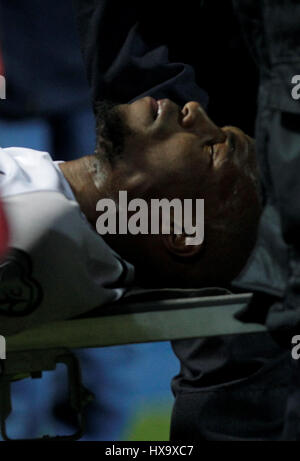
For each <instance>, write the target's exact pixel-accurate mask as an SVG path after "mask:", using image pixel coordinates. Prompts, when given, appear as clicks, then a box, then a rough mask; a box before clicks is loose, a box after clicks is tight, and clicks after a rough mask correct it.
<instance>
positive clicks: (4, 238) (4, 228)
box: [0, 201, 8, 258]
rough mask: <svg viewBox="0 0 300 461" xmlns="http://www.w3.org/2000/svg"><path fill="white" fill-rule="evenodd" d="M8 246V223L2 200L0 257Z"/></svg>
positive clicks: (0, 210)
mask: <svg viewBox="0 0 300 461" xmlns="http://www.w3.org/2000/svg"><path fill="white" fill-rule="evenodd" d="M7 247H8V225H7V220H6V218H5V214H4V210H3V206H2V204H1V201H0V258H1V257H2V256H3V255H4V253H5V252H6V250H7Z"/></svg>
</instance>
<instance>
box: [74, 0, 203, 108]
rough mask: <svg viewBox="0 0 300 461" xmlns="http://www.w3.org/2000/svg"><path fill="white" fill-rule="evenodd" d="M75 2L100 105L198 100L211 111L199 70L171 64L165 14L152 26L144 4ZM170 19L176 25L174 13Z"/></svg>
mask: <svg viewBox="0 0 300 461" xmlns="http://www.w3.org/2000/svg"><path fill="white" fill-rule="evenodd" d="M73 3H74V7H75V15H76V19H77V25H78V30H79V37H80V42H81V48H82V53H83V58H84V62H85V67H86V71H87V76H88V80H89V83H90V86H91V88H92V95H93V100H94V102H95V101H98V100H102V99H109V100H111V101H115V102H120V103H125V102H129V101H132V100H134V99H137V98H138V97H141V96H145V95H150V96H153V97H155V98H157V99H159V98H170V99H172V100H173V101H175V102H177V103H178V104H184V103H185V102H186V101H189V100H196V101H199V102H200V103H201V104H202V105H203V106H204V107H206V105H207V100H208V98H207V94H206V93H205V91H203V90H202V89H201V88H199V87H198V86H197V84H196V81H195V74H194V70H193V68H192V67H191V66H190V65H188V64H183V63H172V62H169V57H168V45H167V44H166V42H162V41H160V39H159V38H158V36H157V26H158V27H159V16H160V12H159V11H158V14H157V20H154V21H153V24H152V27H151V26H150V27H149V24H147V23H146V22H147V17H146V16H147V13H146V14H145V11H147V8H145V5H144V3H143V5H142V6H141V5H138V3H137V2H135V1H128V2H119V1H117V0H100V1H93V0H73ZM142 7H143V8H144V11H143V12H142V10H141V8H142ZM169 16H170V21H171V20H172V11H170V14H169ZM165 27H168V24H166V25H165Z"/></svg>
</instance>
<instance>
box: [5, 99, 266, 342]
mask: <svg viewBox="0 0 300 461" xmlns="http://www.w3.org/2000/svg"><path fill="white" fill-rule="evenodd" d="M97 124H98V129H97V133H98V136H97V146H96V151H95V154H94V155H91V156H85V157H82V158H80V159H78V160H74V161H71V162H65V163H63V162H57V163H56V162H52V160H51V158H50V156H49V155H48V154H46V153H40V152H36V151H32V150H29V149H20V148H13V147H12V148H9V149H3V150H1V156H0V171H1V176H0V183H1V190H2V196H3V198H4V201H5V203H6V210H7V214H8V219H9V222H10V225H11V229H12V241H11V247H12V248H14V250H13V251H11V253H10V254H9V256H8V258H7V260H6V261H5V262H3V263H2V265H1V285H0V322H1V327H2V330H1V332H2V334H3V333H4V334H7V333H11V332H13V331H17V330H19V329H23V328H24V327H28V326H31V325H35V324H38V323H41V322H45V321H49V320H57V319H63V318H68V317H73V316H75V315H77V314H79V313H81V312H83V311H88V310H89V309H92V308H93V307H96V306H99V305H101V304H106V303H108V302H112V301H114V300H116V299H118V298H119V297H120V296H121V294H122V292H123V290H124V287H126V286H128V285H129V284H131V283H133V275H132V274H133V269H132V266H131V264H133V266H134V267H135V269H136V279H135V284H138V285H144V286H145V285H146V286H151V287H153V286H155V287H163V286H164V287H166V286H168V287H171V286H173V287H201V286H212V285H214V286H228V284H229V283H230V281H231V280H232V279H233V278H234V277H235V276H236V275H237V274H238V273H239V272H240V270H241V269H242V267H243V265H244V264H245V262H246V260H247V257H248V255H249V253H250V251H251V249H252V247H253V244H254V241H255V236H256V227H257V222H258V217H259V210H260V207H259V198H258V191H257V174H256V164H255V151H254V142H253V140H252V139H250V138H249V137H248V136H246V135H245V134H244V133H243V132H242V131H241V130H239V129H238V128H235V127H224V128H222V129H221V128H218V127H217V126H216V125H215V124H214V123H213V122H212V121H211V120H210V119H209V118H208V116H207V115H206V113H205V112H204V110H203V109H202V108H201V106H200V105H199V104H198V103H196V102H189V103H187V104H185V105H184V107H182V108H180V107H178V106H177V105H176V104H174V103H173V102H172V101H170V100H167V99H163V100H158V101H156V100H154V99H153V98H151V97H145V98H142V99H139V100H137V101H135V102H134V103H132V104H123V105H118V106H113V105H111V104H109V103H101V104H98V107H97ZM51 191H52V192H59V193H60V194H61V198H66V199H67V200H64V202H63V203H61V202H60V201H59V200H58V201H57V202H55V200H54V202H53V203H50V202H49V193H50V192H51ZM119 191H126V192H127V194H128V200H132V199H135V198H139V199H144V200H145V201H146V202H149V201H150V200H151V199H153V198H158V199H163V198H167V199H169V200H172V199H174V198H175V199H179V200H181V201H183V200H184V199H197V198H199V199H204V202H205V237H204V241H203V242H201V243H199V244H197V245H195V244H193V245H191V244H189V239H188V236H187V235H186V234H185V232H184V229H183V231H182V233H181V234H178V233H176V232H175V230H174V228H175V223H173V222H172V218H171V227H170V232H169V233H168V234H163V233H162V232H160V233H159V234H158V235H151V234H147V235H142V234H138V235H131V234H130V233H127V234H126V235H118V234H116V235H110V234H106V235H104V236H103V238H104V239H105V242H106V243H105V242H104V241H103V238H102V237H101V236H100V235H99V234H98V233H96V229H95V226H96V222H97V218H98V217H99V214H100V213H99V211H97V209H96V205H97V202H98V201H99V200H100V199H103V198H110V199H112V200H114V201H117V199H118V193H119ZM42 192H44V193H46V192H47V193H48V195H47V196H44V195H43V194H42ZM32 194H33V195H34V197H33V195H32ZM50 196H51V197H52V195H51V194H50ZM55 197H57V196H55ZM33 199H34V200H36V201H37V203H36V204H33V202H32V200H33ZM149 218H150V219H151V216H150V217H149ZM34 234H37V235H36V236H35V237H33V236H34ZM107 244H108V245H107ZM111 248H112V249H113V250H115V251H116V253H117V254H116V253H115V252H114V251H112V250H111ZM119 255H120V256H121V258H124V260H125V261H128V262H129V263H131V264H128V263H127V262H125V261H124V260H123V259H121V258H120V256H119ZM38 308H39V309H38Z"/></svg>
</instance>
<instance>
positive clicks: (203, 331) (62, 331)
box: [7, 293, 266, 352]
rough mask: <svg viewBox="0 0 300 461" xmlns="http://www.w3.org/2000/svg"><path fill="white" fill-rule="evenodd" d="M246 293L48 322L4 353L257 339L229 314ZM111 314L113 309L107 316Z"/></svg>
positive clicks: (259, 328)
mask: <svg viewBox="0 0 300 461" xmlns="http://www.w3.org/2000/svg"><path fill="white" fill-rule="evenodd" d="M251 296H252V295H251V293H245V294H229V295H221V296H220V295H218V296H205V297H192V298H187V299H164V300H160V301H157V300H154V301H146V302H142V303H141V302H140V303H139V302H137V303H136V302H135V303H127V304H126V303H123V304H122V306H121V312H120V309H118V313H112V314H110V315H107V311H106V315H100V316H97V317H95V316H91V317H86V318H84V317H83V318H80V319H74V320H65V321H59V322H53V323H49V324H46V325H42V326H39V327H37V328H32V329H30V330H26V331H24V332H21V333H19V334H16V335H13V336H10V337H7V352H17V351H29V350H41V349H43V350H45V349H52V348H65V347H66V348H69V349H75V348H83V347H103V346H112V345H120V344H131V343H143V342H153V341H170V340H176V339H187V338H204V337H209V336H218V335H232V334H245V333H260V332H263V331H266V329H265V327H264V326H263V325H260V324H252V323H242V322H240V321H239V320H237V319H236V318H235V314H236V313H237V312H239V311H240V310H241V309H243V308H244V307H245V306H246V305H247V304H248V302H249V300H250V298H251ZM108 312H109V313H110V312H113V309H111V310H108Z"/></svg>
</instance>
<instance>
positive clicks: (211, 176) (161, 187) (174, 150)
mask: <svg viewBox="0 0 300 461" xmlns="http://www.w3.org/2000/svg"><path fill="white" fill-rule="evenodd" d="M109 112H110V113H109ZM112 113H113V114H114V116H111V115H112ZM102 119H103V121H104V122H103V123H104V125H105V130H104V131H103V133H104V145H106V146H107V144H108V143H109V142H110V141H111V140H110V139H106V138H107V137H109V136H108V134H109V135H110V136H111V137H112V136H113V137H114V147H113V149H110V153H109V155H108V159H109V168H108V171H107V181H108V184H109V186H108V188H109V190H110V193H111V194H112V195H114V192H115V193H117V192H118V191H119V190H126V191H128V196H129V198H134V197H140V198H152V196H153V195H155V197H160V198H163V197H166V198H175V197H176V198H180V199H183V198H204V199H205V201H206V202H205V214H206V216H208V215H211V216H217V215H218V216H219V217H220V215H222V214H224V216H225V215H226V213H227V214H228V213H230V211H229V210H230V208H232V205H234V208H235V209H236V211H237V210H238V208H240V206H244V207H245V206H247V201H249V200H250V202H252V201H253V198H254V196H255V194H256V188H255V182H256V164H255V151H254V142H253V140H252V139H251V138H249V137H248V136H247V135H245V134H244V133H243V132H242V131H241V130H240V129H238V128H236V127H224V128H219V127H217V126H216V125H215V124H214V123H213V122H212V121H211V120H210V119H209V118H208V116H207V115H206V113H205V111H204V110H203V109H202V107H201V106H200V104H198V103H196V102H189V103H187V104H185V106H184V107H183V108H180V107H179V106H177V105H176V104H175V103H173V102H172V101H170V100H168V99H162V100H159V101H156V100H154V99H153V98H151V97H145V98H142V99H139V100H137V101H135V102H134V103H132V104H124V105H119V106H116V107H114V108H112V109H111V110H110V111H104V113H103V114H102ZM107 125H108V126H107ZM100 132H101V131H100ZM121 133H122V136H121ZM116 138H117V140H118V142H117V145H116V142H115V139H116ZM108 151H109V149H108ZM238 205H239V206H238Z"/></svg>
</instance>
